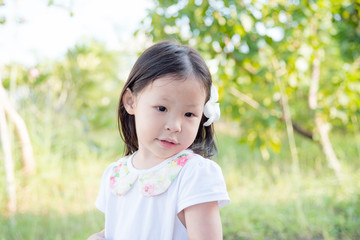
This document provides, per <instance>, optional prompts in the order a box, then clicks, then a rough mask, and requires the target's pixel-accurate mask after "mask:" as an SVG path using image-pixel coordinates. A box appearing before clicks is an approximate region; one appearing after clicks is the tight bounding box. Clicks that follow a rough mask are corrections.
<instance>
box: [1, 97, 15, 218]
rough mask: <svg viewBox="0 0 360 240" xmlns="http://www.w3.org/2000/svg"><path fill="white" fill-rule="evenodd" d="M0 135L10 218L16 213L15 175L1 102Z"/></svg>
mask: <svg viewBox="0 0 360 240" xmlns="http://www.w3.org/2000/svg"><path fill="white" fill-rule="evenodd" d="M0 134H1V145H2V149H3V152H4V165H5V175H6V189H7V193H8V197H9V199H8V211H9V214H10V215H11V216H12V215H14V213H15V212H16V186H15V175H14V162H13V159H12V157H11V146H10V138H9V132H8V127H7V123H6V118H5V110H4V106H3V101H0Z"/></svg>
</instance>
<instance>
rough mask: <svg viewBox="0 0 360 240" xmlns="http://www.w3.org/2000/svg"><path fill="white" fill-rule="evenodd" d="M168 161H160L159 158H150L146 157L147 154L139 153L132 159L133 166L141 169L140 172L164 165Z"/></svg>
mask: <svg viewBox="0 0 360 240" xmlns="http://www.w3.org/2000/svg"><path fill="white" fill-rule="evenodd" d="M166 159H167V158H165V159H159V158H154V157H150V156H145V154H143V153H142V152H140V151H138V152H137V153H136V154H135V155H134V156H133V158H132V165H133V166H134V168H136V169H140V170H141V169H150V168H152V167H154V166H156V165H158V164H160V163H162V162H163V161H165V160H166Z"/></svg>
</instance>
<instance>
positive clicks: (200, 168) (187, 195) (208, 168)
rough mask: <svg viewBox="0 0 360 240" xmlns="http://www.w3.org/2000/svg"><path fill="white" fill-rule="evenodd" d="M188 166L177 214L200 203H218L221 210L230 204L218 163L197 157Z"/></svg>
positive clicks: (181, 184) (183, 177) (181, 186)
mask: <svg viewBox="0 0 360 240" xmlns="http://www.w3.org/2000/svg"><path fill="white" fill-rule="evenodd" d="M186 165H187V166H186ZM186 165H185V167H184V169H183V170H184V171H182V173H181V175H182V176H181V180H180V187H179V198H178V199H179V200H178V205H177V210H178V211H177V212H181V211H182V210H183V209H185V208H187V207H190V206H192V205H195V204H199V203H205V202H213V201H217V202H218V205H219V208H221V207H223V206H225V205H227V204H228V203H229V202H230V198H229V195H228V193H227V190H226V184H225V180H224V176H223V174H222V171H221V168H220V167H219V165H218V164H217V163H215V162H214V161H211V160H208V159H204V158H202V157H195V158H193V159H191V161H189V162H188V163H187V164H186Z"/></svg>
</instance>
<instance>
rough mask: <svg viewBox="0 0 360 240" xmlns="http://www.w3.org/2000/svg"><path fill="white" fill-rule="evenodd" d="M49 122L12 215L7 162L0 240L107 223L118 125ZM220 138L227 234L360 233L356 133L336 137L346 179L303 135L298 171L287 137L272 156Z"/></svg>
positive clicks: (82, 231) (70, 234)
mask: <svg viewBox="0 0 360 240" xmlns="http://www.w3.org/2000/svg"><path fill="white" fill-rule="evenodd" d="M59 121H61V119H59ZM33 126H35V125H33ZM44 129H49V128H46V127H44V128H40V129H39V130H38V131H37V130H36V129H34V128H32V129H31V130H32V131H31V133H32V139H33V144H34V150H35V157H36V160H37V172H36V174H35V175H33V176H30V177H25V176H23V174H22V172H21V164H20V163H19V162H20V161H19V160H18V159H17V163H16V185H17V205H18V212H17V214H16V215H15V216H13V217H12V218H10V217H9V216H8V214H7V211H6V201H7V199H6V189H5V177H4V176H5V173H4V168H3V165H1V166H0V176H2V177H1V179H0V186H2V187H1V188H0V191H1V192H0V193H1V194H0V240H9V239H16V240H30V239H72V240H76V239H79V240H80V239H86V238H87V237H88V236H89V235H90V234H91V233H93V232H95V231H98V230H100V229H101V228H102V226H103V215H102V214H101V213H99V212H98V211H97V210H96V209H95V207H94V205H93V203H94V201H95V198H96V194H97V191H98V186H99V183H100V179H101V175H102V173H103V171H104V169H105V168H106V166H107V165H108V164H110V163H111V162H112V161H114V160H115V159H116V158H117V157H119V156H121V154H122V146H121V144H120V138H119V137H118V134H117V132H116V129H115V128H114V130H113V131H108V130H105V131H91V132H89V133H87V134H84V133H83V131H82V130H81V128H78V127H72V125H66V126H62V127H61V128H51V129H52V133H51V134H49V136H48V137H46V138H44V137H43V135H42V134H41V132H42V131H45V130H44ZM218 138H219V139H218V142H219V155H218V159H217V161H218V163H219V164H220V165H221V166H222V169H223V173H224V175H225V179H226V182H227V186H228V191H229V194H230V197H231V203H230V204H229V205H227V206H226V207H224V208H223V209H222V210H221V215H222V221H223V231H224V238H225V239H229V240H230V239H254V240H255V239H299V240H307V239H314V240H315V239H326V240H335V239H360V229H359V226H360V171H359V169H360V167H359V165H360V163H359V155H358V154H359V153H358V152H357V151H356V146H355V141H354V140H353V139H354V138H353V137H351V136H346V137H344V136H341V135H339V134H337V135H336V137H335V138H333V139H332V140H333V142H334V146H335V150H336V152H337V154H338V156H340V159H341V163H342V168H343V169H342V170H343V173H344V178H343V180H342V182H341V183H339V182H338V181H337V180H336V178H335V176H334V174H333V172H332V170H331V169H329V168H328V166H327V163H326V161H325V159H324V157H323V156H322V154H321V152H320V150H319V148H318V146H316V145H314V144H313V143H311V142H309V141H307V140H304V139H301V138H297V139H296V142H297V146H298V151H299V159H300V163H299V169H300V170H299V172H294V171H293V170H292V169H293V165H292V160H291V157H290V154H289V151H288V146H287V144H286V139H284V145H283V148H282V151H281V152H280V153H279V154H278V155H275V154H271V156H270V159H269V160H267V161H265V160H263V159H262V158H261V155H260V154H259V152H258V151H255V150H254V151H253V150H252V149H250V148H248V147H246V146H244V145H239V144H237V141H236V138H234V137H232V136H230V135H229V134H226V133H224V132H222V133H221V132H220V133H218ZM44 139H47V140H44ZM49 139H50V140H49ZM46 141H50V143H49V142H46ZM14 150H15V151H16V150H18V146H15V149H14ZM0 154H2V153H1V152H0ZM18 155H19V154H15V157H16V158H18V157H19V156H18ZM0 156H1V155H0Z"/></svg>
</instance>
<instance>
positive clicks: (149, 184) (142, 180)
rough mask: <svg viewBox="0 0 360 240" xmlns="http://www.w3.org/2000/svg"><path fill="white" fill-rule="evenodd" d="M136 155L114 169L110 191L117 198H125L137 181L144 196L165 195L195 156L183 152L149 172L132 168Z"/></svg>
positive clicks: (126, 158)
mask: <svg viewBox="0 0 360 240" xmlns="http://www.w3.org/2000/svg"><path fill="white" fill-rule="evenodd" d="M134 155H135V154H133V155H131V156H130V157H124V158H122V159H120V160H118V161H117V163H116V165H115V166H114V167H113V169H112V173H111V176H110V189H111V192H112V193H113V194H115V195H116V196H124V195H125V194H126V193H127V192H128V191H129V190H130V189H131V188H132V187H133V185H134V183H135V182H136V181H138V183H139V186H140V191H141V193H142V194H143V195H144V196H147V197H152V196H155V195H159V194H162V193H164V192H165V191H166V190H167V189H168V188H169V186H170V185H171V183H172V182H173V181H174V179H175V178H176V176H177V175H178V174H179V172H180V170H181V169H182V167H183V166H184V165H185V164H186V162H187V161H188V160H189V159H190V158H191V157H192V156H193V155H194V154H193V153H192V151H187V150H185V151H182V152H180V153H179V154H177V155H175V156H173V157H171V158H169V159H167V160H165V161H164V162H163V163H160V164H159V165H157V166H155V167H153V168H151V169H149V171H147V170H144V171H142V170H136V169H135V168H134V167H133V166H132V163H131V161H132V158H133V156H134ZM152 169H154V170H152Z"/></svg>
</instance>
